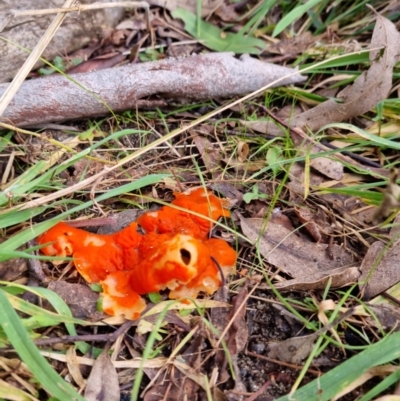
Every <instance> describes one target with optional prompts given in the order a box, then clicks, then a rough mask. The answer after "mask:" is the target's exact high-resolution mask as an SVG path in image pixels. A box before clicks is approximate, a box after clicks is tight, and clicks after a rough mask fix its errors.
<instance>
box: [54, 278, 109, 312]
mask: <svg viewBox="0 0 400 401" xmlns="http://www.w3.org/2000/svg"><path fill="white" fill-rule="evenodd" d="M48 288H49V290H52V291H54V292H55V293H57V294H58V295H59V296H60V297H61V298H62V299H63V300H64V301H65V302H66V304H67V305H68V306H69V307H70V309H71V312H72V315H73V316H74V317H76V318H79V319H87V318H91V319H96V318H99V317H101V316H102V313H100V312H98V311H97V300H98V298H99V294H97V293H96V292H94V291H92V290H91V289H90V288H89V287H88V286H86V285H82V284H73V283H67V282H66V281H52V282H51V283H49V286H48Z"/></svg>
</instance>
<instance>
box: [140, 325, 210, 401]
mask: <svg viewBox="0 0 400 401" xmlns="http://www.w3.org/2000/svg"><path fill="white" fill-rule="evenodd" d="M198 333H201V330H199V331H198ZM203 342H204V338H203V336H202V334H197V335H196V336H195V337H194V338H193V340H192V341H191V342H190V345H189V346H188V347H187V348H186V350H185V352H184V353H183V354H181V355H180V358H179V359H180V360H181V361H178V360H177V359H175V360H174V362H173V364H174V366H175V367H176V368H177V369H169V370H168V373H167V374H165V375H163V374H160V375H159V376H158V378H157V381H156V383H155V384H154V385H153V386H152V387H151V388H150V389H149V390H148V391H147V392H146V394H145V396H144V401H160V399H162V400H165V401H175V400H193V401H196V400H197V399H198V397H197V391H198V389H199V385H200V386H204V384H205V380H204V374H201V373H199V370H200V363H201V355H202V352H201V351H202V346H203ZM175 362H176V364H175ZM160 395H162V397H161V398H160Z"/></svg>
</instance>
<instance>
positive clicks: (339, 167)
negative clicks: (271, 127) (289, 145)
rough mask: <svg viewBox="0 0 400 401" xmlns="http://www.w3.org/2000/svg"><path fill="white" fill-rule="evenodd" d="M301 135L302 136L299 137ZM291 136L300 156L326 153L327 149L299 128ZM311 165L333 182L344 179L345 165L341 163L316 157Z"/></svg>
mask: <svg viewBox="0 0 400 401" xmlns="http://www.w3.org/2000/svg"><path fill="white" fill-rule="evenodd" d="M299 133H301V134H302V135H301V136H300V135H298V134H299ZM290 136H291V137H292V139H293V142H294V144H295V145H296V147H297V149H298V150H299V155H306V154H316V153H321V152H325V151H326V147H324V146H322V145H320V144H318V143H316V142H315V141H314V140H311V138H308V136H307V134H306V133H305V132H304V131H302V130H300V129H299V128H297V129H296V130H295V131H291V133H290ZM310 165H311V167H312V168H313V169H315V170H316V171H318V172H320V173H321V174H324V175H326V176H327V177H329V178H332V179H333V180H337V181H340V180H341V179H342V178H343V163H341V162H339V161H336V160H332V159H330V158H328V157H316V158H314V159H311V161H310Z"/></svg>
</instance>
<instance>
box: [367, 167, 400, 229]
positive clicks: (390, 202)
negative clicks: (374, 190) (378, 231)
mask: <svg viewBox="0 0 400 401" xmlns="http://www.w3.org/2000/svg"><path fill="white" fill-rule="evenodd" d="M396 181H397V170H396V169H391V171H390V176H389V182H388V184H387V186H386V188H385V191H384V192H383V200H382V203H381V204H380V205H379V207H378V209H377V210H376V211H375V213H374V216H373V217H372V222H373V223H374V224H375V225H376V224H379V223H381V222H382V220H384V219H386V218H388V217H389V216H390V214H391V213H392V211H393V209H395V208H399V207H400V186H399V185H397V183H396Z"/></svg>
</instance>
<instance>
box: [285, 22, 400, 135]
mask: <svg viewBox="0 0 400 401" xmlns="http://www.w3.org/2000/svg"><path fill="white" fill-rule="evenodd" d="M399 42H400V33H399V32H398V31H397V29H396V26H395V25H394V24H393V22H391V21H390V20H388V19H387V18H384V17H382V16H380V15H377V21H376V25H375V29H374V32H373V34H372V39H371V45H370V48H371V52H370V56H369V59H370V62H371V67H370V68H369V70H368V71H365V72H364V73H363V74H361V75H360V76H359V77H358V78H357V79H356V80H355V81H354V83H353V84H352V85H349V86H347V87H346V88H345V89H343V90H342V91H341V92H339V93H338V94H337V98H338V99H339V100H340V101H341V103H337V102H335V101H334V100H328V101H326V102H324V103H322V104H320V105H318V106H316V107H314V108H313V109H311V110H308V111H306V112H305V113H302V114H300V115H299V116H297V117H295V118H294V121H293V120H291V121H290V123H291V124H292V126H298V127H303V126H308V127H309V128H310V129H311V130H317V129H319V128H321V127H323V126H324V125H326V124H329V123H331V122H340V121H344V120H348V119H350V118H352V117H356V116H359V115H360V114H363V113H366V112H367V111H369V110H371V109H372V108H373V107H374V106H376V105H377V104H378V103H379V102H380V101H381V100H384V99H386V98H387V96H388V94H389V92H390V89H391V87H392V73H393V67H394V65H395V64H396V61H397V60H398V58H399V54H398V45H399Z"/></svg>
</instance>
